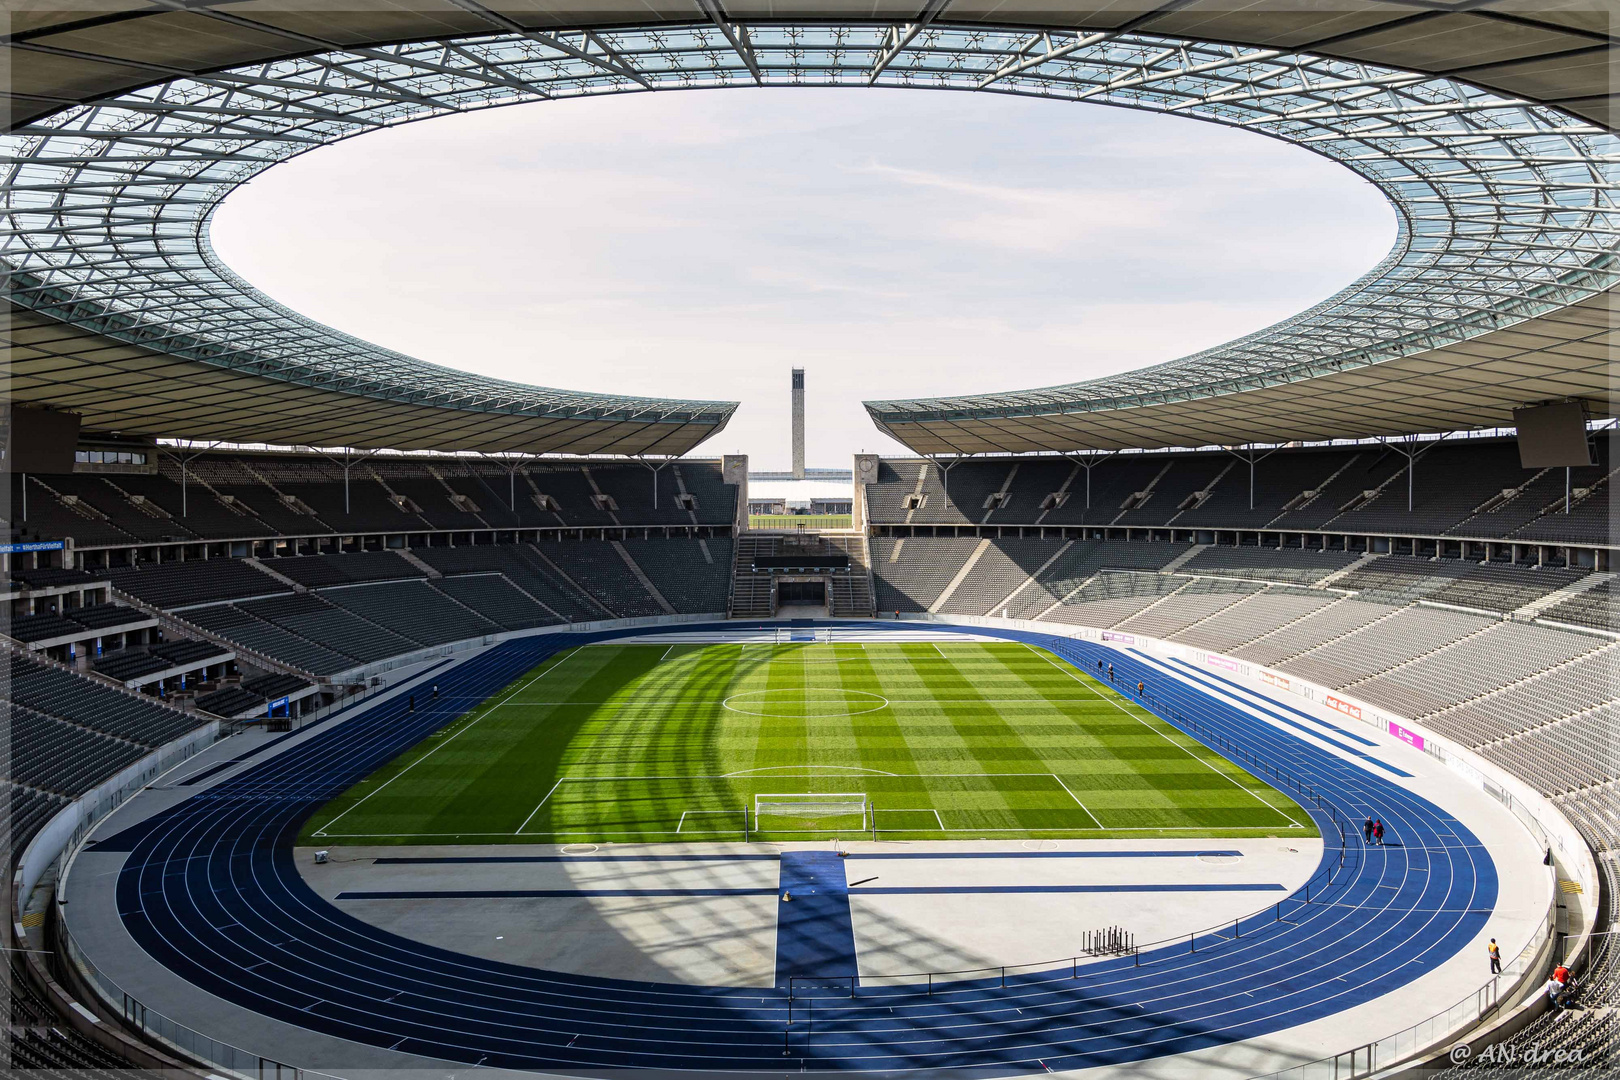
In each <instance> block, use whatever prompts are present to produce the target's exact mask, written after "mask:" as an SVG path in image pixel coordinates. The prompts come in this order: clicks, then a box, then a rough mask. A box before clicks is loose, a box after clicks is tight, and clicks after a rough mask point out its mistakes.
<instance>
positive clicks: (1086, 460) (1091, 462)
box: [1063, 450, 1119, 510]
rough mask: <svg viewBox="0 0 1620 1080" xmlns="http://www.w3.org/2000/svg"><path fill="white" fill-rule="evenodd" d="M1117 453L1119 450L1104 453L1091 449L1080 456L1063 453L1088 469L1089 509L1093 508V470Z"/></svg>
mask: <svg viewBox="0 0 1620 1080" xmlns="http://www.w3.org/2000/svg"><path fill="white" fill-rule="evenodd" d="M1117 453H1119V451H1118V450H1109V451H1107V452H1106V453H1104V452H1102V451H1089V452H1087V453H1085V454H1082V455H1080V456H1075V455H1072V454H1064V455H1063V456H1064V458H1065V459H1066V460H1069V461H1072V462H1074V463H1075V464H1076V465H1078V466H1080V467H1081V468H1082V469H1084V470H1086V509H1087V510H1090V509H1091V470H1092V469H1095V468H1096V467H1097V466H1098V465H1101V464H1102V463H1103V462H1105V461H1107V460H1108V459H1109V458H1111V457H1113V456H1114V455H1115V454H1117Z"/></svg>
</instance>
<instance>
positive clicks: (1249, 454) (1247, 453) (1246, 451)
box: [1221, 443, 1282, 510]
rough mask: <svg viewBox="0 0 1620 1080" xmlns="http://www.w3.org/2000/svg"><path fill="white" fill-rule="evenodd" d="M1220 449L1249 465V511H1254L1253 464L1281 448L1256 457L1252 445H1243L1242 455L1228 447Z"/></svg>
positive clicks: (1274, 447) (1279, 448) (1277, 447)
mask: <svg viewBox="0 0 1620 1080" xmlns="http://www.w3.org/2000/svg"><path fill="white" fill-rule="evenodd" d="M1221 449H1222V450H1225V451H1226V452H1227V453H1228V454H1231V455H1232V456H1233V457H1235V458H1237V459H1238V460H1239V461H1246V462H1248V463H1249V509H1250V510H1253V509H1254V466H1255V463H1256V462H1260V461H1264V460H1266V458H1268V457H1270V456H1271V455H1272V454H1275V453H1276V452H1277V451H1278V450H1281V449H1282V447H1280V446H1273V447H1272V448H1271V449H1270V450H1267V451H1266V452H1265V453H1263V454H1261V455H1259V456H1258V457H1257V456H1255V452H1254V449H1255V447H1254V443H1244V444H1243V447H1242V450H1243V452H1242V453H1238V451H1236V450H1234V449H1232V448H1231V447H1230V446H1223V447H1221Z"/></svg>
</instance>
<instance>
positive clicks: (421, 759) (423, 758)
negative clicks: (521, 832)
mask: <svg viewBox="0 0 1620 1080" xmlns="http://www.w3.org/2000/svg"><path fill="white" fill-rule="evenodd" d="M578 652H579V650H578V649H571V650H569V651H568V652H566V653H564V654H563V658H562V659H561V660H558V661H557V662H556V663H555V664H552V665H551V666H550V667H548V668H546V670H544V671H542V672H541V673H540V674H538V675H536V676H535V677H534V678H532V679H530V680H529V681H528V682H526V683H524V684H523V685H522V686H517V687H513V689H512V690H511V692H510V693H508V694H507V695H506V697H504V698H502V699H501V700H500V701H497V702H496V703H495V704H493V705H491V706H490V707H489V709H488V710H486V711H485V713H484V715H483V716H480V717H479V718H478V719H477V720H474V721H473V722H472V723H470V724H467V725H466V726H464V727H463V728H462V729H461V730H460V731H458V732H456V733H455V734H454V735H452V736H450V737H449V738H448V739H445V740H444V741H442V742H440V743H439V744H438V745H437V746H435V747H434V748H433V749H431V750H429V751H428V752H427V753H425V754H423V755H422V756H421V757H419V758H417V759H416V760H415V761H413V762H411V763H410V764H409V765H407V766H405V767H404V768H403V769H401V770H399V772H397V773H395V774H394V775H393V776H390V777H389V778H388V779H387V780H384V781H383V782H382V783H380V784H378V785H377V786H376V787H375V788H373V789H372V790H371V791H368V792H366V795H365V798H363V799H359V800H357V801H356V802H355V804H354V806H350V807H348V808H347V809H345V810H344V811H343V813H342V814H339V815H338V816H337V817H335V818H333V819H332V820H331V821H328V822H327V823H326V824H325V825H322V826H321V827H320V828H319V829H317V830H316V831H315V835H316V836H325V835H327V833H326V830H327V829H329V828H331V827H332V826H333V825H336V824H337V823H338V822H339V821H340V820H342V818H343V816H344V814H347V813H349V811H351V810H354V809H356V808H357V807H359V806H360V804H361V803H363V802H365V801H366V799H369V798H371V797H372V796H373V795H375V794H377V792H379V791H381V790H382V789H383V788H385V787H387V786H388V785H389V784H392V783H393V782H394V781H395V780H398V779H399V778H400V777H402V776H404V775H405V774H406V773H408V772H410V771H411V770H412V769H414V768H416V767H417V766H418V765H420V764H422V762H424V761H426V760H427V759H428V758H430V757H432V756H433V755H434V754H437V753H438V752H439V751H440V750H443V749H444V748H445V747H446V746H449V745H450V744H451V743H453V742H455V741H456V740H457V739H459V738H461V736H463V735H465V734H466V733H467V732H469V731H471V730H472V729H473V728H475V727H477V726H478V725H479V724H481V723H483V722H484V721H485V720H487V719H488V718H489V717H491V716H493V715H495V712H496V710H498V709H499V708H500V707H501V706H502V705H505V704H506V703H507V702H508V701H510V700H511V699H512V698H513V697H514V696H516V695H517V694H518V693H519V692H521V691H523V690H527V689H528V688H529V687H531V686H533V685H534V684H535V683H537V682H539V681H540V680H541V679H543V678H545V677H546V676H547V675H550V674H551V673H552V672H553V671H556V670H557V669H558V668H560V667H562V666H563V665H564V664H566V663H568V661H569V660H571V659H572V658H573V657H574V655H575V654H576V653H578ZM553 790H555V788H553Z"/></svg>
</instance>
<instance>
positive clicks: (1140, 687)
mask: <svg viewBox="0 0 1620 1080" xmlns="http://www.w3.org/2000/svg"><path fill="white" fill-rule="evenodd" d="M1146 694H1147V683H1145V682H1142V681H1140V680H1138V681H1137V683H1136V696H1137V697H1144V696H1146Z"/></svg>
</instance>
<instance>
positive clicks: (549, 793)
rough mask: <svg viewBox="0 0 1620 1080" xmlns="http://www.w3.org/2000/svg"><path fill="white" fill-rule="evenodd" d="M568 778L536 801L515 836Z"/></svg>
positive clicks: (513, 832) (514, 832) (514, 831)
mask: <svg viewBox="0 0 1620 1080" xmlns="http://www.w3.org/2000/svg"><path fill="white" fill-rule="evenodd" d="M566 779H567V777H563V778H562V779H560V780H558V781H557V782H556V783H555V784H552V785H551V790H550V791H548V792H546V796H545V798H544V799H541V800H540V801H539V802H537V803H535V804H534V809H533V810H530V811H529V816H528V817H526V818H524V819H523V825H519V826H518V827H517V828H516V829H514V830H512V835H513V836H516V835H517V834H518V833H520V832H522V831H523V826H524V825H527V824H528V823H529V822H531V821H533V820H534V815H536V814H538V813H539V812H540V808H541V807H542V806H544V805H546V799H549V798H551V796H552V795H553V794H555V793H556V791H557V789H558V788H559V787H561V786H562V782H563V780H566ZM677 831H679V830H677Z"/></svg>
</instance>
